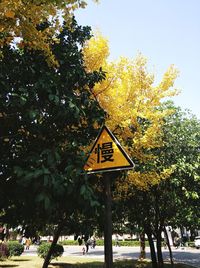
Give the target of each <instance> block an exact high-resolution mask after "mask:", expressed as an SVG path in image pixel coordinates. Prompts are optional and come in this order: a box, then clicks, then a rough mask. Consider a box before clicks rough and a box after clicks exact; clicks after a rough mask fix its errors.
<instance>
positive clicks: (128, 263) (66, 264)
mask: <svg viewBox="0 0 200 268" xmlns="http://www.w3.org/2000/svg"><path fill="white" fill-rule="evenodd" d="M42 264H43V259H41V258H39V257H37V256H32V257H31V256H30V257H27V256H22V257H12V258H11V259H8V260H4V261H0V267H1V268H3V267H7V268H9V267H10V268H12V267H16V268H41V267H42ZM170 267H171V266H170V264H165V268H170ZM49 268H103V262H100V261H94V260H91V259H89V258H88V259H87V258H84V260H83V259H81V258H80V259H78V258H77V257H61V258H58V260H57V261H54V260H53V261H52V262H51V264H50V265H49ZM114 268H151V263H150V262H149V261H143V262H139V261H136V260H122V261H116V262H115V263H114ZM174 268H194V267H192V266H190V265H186V264H175V265H174Z"/></svg>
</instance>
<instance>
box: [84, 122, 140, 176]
mask: <svg viewBox="0 0 200 268" xmlns="http://www.w3.org/2000/svg"><path fill="white" fill-rule="evenodd" d="M104 129H105V130H106V131H107V132H108V134H109V135H110V137H111V139H112V140H113V142H114V143H115V144H116V145H117V147H118V149H119V150H120V151H121V153H122V154H123V155H124V157H125V158H126V160H127V161H128V162H129V164H130V165H127V166H117V167H112V168H101V169H94V170H85V172H86V173H88V174H89V173H98V172H106V171H114V170H128V169H133V168H134V166H135V165H134V163H133V161H132V159H131V158H130V157H129V156H128V155H127V153H126V152H125V151H124V149H123V148H122V146H121V144H120V143H119V141H118V140H117V138H116V137H115V136H114V135H113V133H112V132H111V131H110V130H109V128H107V127H106V126H103V127H102V128H101V130H100V132H99V134H98V136H97V138H96V140H95V142H94V144H93V146H92V149H91V150H90V153H89V156H88V157H87V160H86V163H87V161H88V159H89V157H90V154H91V153H92V151H93V149H94V147H95V146H96V144H97V142H98V140H99V138H100V136H101V134H102V132H103V131H104Z"/></svg>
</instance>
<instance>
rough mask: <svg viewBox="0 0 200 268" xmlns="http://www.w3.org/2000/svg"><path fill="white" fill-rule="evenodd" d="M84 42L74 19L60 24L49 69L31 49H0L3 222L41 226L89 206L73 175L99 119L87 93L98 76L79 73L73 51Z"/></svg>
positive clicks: (79, 59) (82, 184) (80, 180)
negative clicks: (0, 51)
mask: <svg viewBox="0 0 200 268" xmlns="http://www.w3.org/2000/svg"><path fill="white" fill-rule="evenodd" d="M90 37H91V35H90V28H88V27H80V26H78V25H77V24H76V22H75V21H73V23H72V24H71V26H70V28H69V27H68V26H65V27H64V28H63V29H62V31H61V32H60V33H58V34H57V39H59V42H58V43H57V42H55V43H54V44H53V45H52V51H53V53H54V55H56V59H57V61H58V62H59V67H57V68H53V67H50V66H49V65H48V64H47V62H46V60H45V57H44V55H43V53H40V52H39V51H36V50H30V49H26V48H24V49H23V50H17V49H11V48H10V47H9V46H8V47H4V57H3V58H2V59H1V60H0V61H1V69H0V124H1V129H2V131H1V135H0V151H1V161H0V170H1V172H0V201H1V209H2V211H3V214H4V216H5V217H6V222H12V223H13V224H14V222H15V224H17V222H19V223H20V224H22V223H23V222H26V223H27V222H31V223H32V220H33V219H34V223H35V224H37V221H39V222H40V223H41V224H42V225H43V226H44V223H46V222H49V223H52V222H56V223H57V220H58V219H59V218H61V215H63V214H64V213H66V214H67V213H68V214H69V215H71V213H73V211H75V210H76V209H84V207H85V206H84V204H86V203H85V202H88V203H87V204H88V206H86V207H89V206H90V202H91V203H92V193H91V192H90V191H89V189H88V187H87V182H86V181H85V179H84V176H80V174H81V173H82V167H83V165H84V161H85V155H84V152H83V150H82V147H83V146H87V145H88V144H89V143H90V142H91V140H94V138H95V137H96V135H97V129H96V128H95V127H94V125H95V126H99V125H102V123H103V122H104V115H105V113H104V111H103V110H102V108H101V107H100V106H99V104H98V102H97V101H96V100H95V98H94V97H93V94H92V93H91V87H92V86H93V85H94V84H95V83H96V82H99V81H100V80H101V79H103V78H104V73H103V72H97V71H96V72H89V73H86V71H85V68H84V64H83V56H82V52H81V48H82V45H83V43H84V42H85V41H86V40H88V39H89V38H90ZM85 199H86V200H85ZM79 200H80V202H79ZM84 200H85V201H84ZM87 200H88V201H87Z"/></svg>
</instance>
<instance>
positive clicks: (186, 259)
mask: <svg viewBox="0 0 200 268" xmlns="http://www.w3.org/2000/svg"><path fill="white" fill-rule="evenodd" d="M36 251H37V247H36V246H31V247H30V250H25V251H24V253H23V255H36ZM139 253H140V248H139V247H113V259H114V260H117V259H138V257H139ZM146 253H147V256H146V257H147V258H150V250H149V248H148V247H147V248H146ZM63 256H74V257H76V256H77V257H79V258H85V257H87V258H88V257H89V258H93V259H94V260H102V261H103V260H104V247H102V246H96V247H95V249H89V252H88V253H87V254H86V255H83V254H82V246H64V254H63ZM163 256H164V259H165V260H169V254H168V251H167V250H163ZM173 257H174V262H182V263H186V264H190V265H193V266H195V267H197V268H200V249H193V248H179V249H173Z"/></svg>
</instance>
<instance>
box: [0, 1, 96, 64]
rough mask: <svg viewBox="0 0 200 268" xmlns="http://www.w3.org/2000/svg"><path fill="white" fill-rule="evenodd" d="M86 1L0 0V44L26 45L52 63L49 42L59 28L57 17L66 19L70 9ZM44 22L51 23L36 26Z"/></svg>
mask: <svg viewBox="0 0 200 268" xmlns="http://www.w3.org/2000/svg"><path fill="white" fill-rule="evenodd" d="M96 2H97V1H96ZM86 4H87V3H86V1H82V0H32V1H28V0H27V1H23V0H2V1H0V17H1V20H0V36H1V38H0V47H1V48H2V46H4V45H5V44H10V43H12V42H14V43H16V42H17V43H18V45H19V47H24V46H26V47H28V48H31V49H36V50H41V51H43V52H44V53H45V55H46V58H47V61H48V62H49V63H50V64H55V63H56V61H55V57H54V56H53V54H52V51H51V48H50V45H51V43H52V41H53V37H54V35H55V32H56V31H57V30H58V29H60V26H61V25H60V21H61V20H60V19H61V18H63V19H64V20H65V21H67V22H69V21H70V19H71V17H72V14H73V11H74V10H76V9H78V8H84V7H85V6H86ZM47 21H49V22H50V21H51V25H53V26H51V27H47V28H46V29H45V30H43V31H41V29H39V28H38V25H40V24H42V23H46V22H47ZM16 38H17V39H16Z"/></svg>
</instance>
